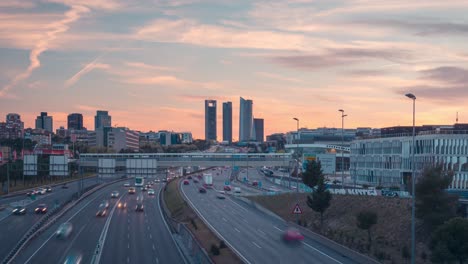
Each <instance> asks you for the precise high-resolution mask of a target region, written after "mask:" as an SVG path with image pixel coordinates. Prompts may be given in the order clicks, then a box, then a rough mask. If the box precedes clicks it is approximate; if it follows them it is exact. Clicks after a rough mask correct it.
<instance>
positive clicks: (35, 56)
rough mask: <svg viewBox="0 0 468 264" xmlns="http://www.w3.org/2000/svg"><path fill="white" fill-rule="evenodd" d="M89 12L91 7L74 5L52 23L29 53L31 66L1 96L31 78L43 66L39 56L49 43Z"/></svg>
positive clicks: (9, 84)
mask: <svg viewBox="0 0 468 264" xmlns="http://www.w3.org/2000/svg"><path fill="white" fill-rule="evenodd" d="M87 12H89V9H88V8H87V7H84V6H79V5H73V6H71V9H70V10H69V11H67V12H66V13H65V17H64V18H63V19H61V20H59V21H57V22H54V23H52V24H50V25H49V26H50V30H48V31H47V32H46V33H45V34H44V35H43V37H42V38H41V39H40V40H39V41H38V42H37V43H36V45H35V47H34V48H33V49H32V50H31V52H30V54H29V66H28V68H27V69H26V71H24V72H22V73H20V74H18V75H16V76H15V77H14V78H13V80H11V81H10V82H9V83H8V84H7V85H5V86H4V87H3V88H2V90H0V97H4V96H5V95H6V94H7V93H8V92H9V91H10V89H12V88H13V87H14V86H16V85H17V84H18V83H19V82H21V81H23V80H25V79H27V78H29V76H30V75H31V73H32V72H33V71H34V70H35V69H37V68H39V67H40V66H41V61H40V60H39V56H40V55H41V54H42V53H43V52H44V51H46V50H47V49H48V48H49V45H50V43H51V42H52V41H54V40H55V39H56V38H57V37H58V35H59V34H61V33H63V32H66V31H67V30H68V29H69V24H71V23H72V22H74V21H76V20H78V19H79V18H80V17H81V16H82V15H83V14H84V13H87Z"/></svg>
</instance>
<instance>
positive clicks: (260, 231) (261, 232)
mask: <svg viewBox="0 0 468 264" xmlns="http://www.w3.org/2000/svg"><path fill="white" fill-rule="evenodd" d="M257 231H258V232H259V233H260V234H263V235H266V234H265V232H263V231H262V230H260V229H257Z"/></svg>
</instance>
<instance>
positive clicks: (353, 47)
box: [0, 0, 468, 139]
mask: <svg viewBox="0 0 468 264" xmlns="http://www.w3.org/2000/svg"><path fill="white" fill-rule="evenodd" d="M207 7H209V8H207ZM467 7H468V3H467V2H466V1H459V0H454V1H450V2H449V3H445V2H440V1H435V0H429V1H424V2H417V3H408V2H407V1H401V0H394V1H371V2H369V1H363V0H338V1H332V2H330V1H326V0H318V1H310V2H309V1H307V0H301V1H275V2H274V3H269V2H265V1H256V2H248V3H247V2H242V1H233V2H230V1H211V0H207V1H190V0H182V1H177V2H172V1H156V2H154V3H152V4H150V3H147V2H145V1H141V2H139V1H132V3H131V4H129V3H126V1H118V0H102V1H88V0H80V1H76V2H74V4H73V5H72V4H70V1H67V0H50V1H49V0H45V1H32V0H24V1H14V0H5V1H2V4H1V6H0V16H1V18H2V21H4V23H0V30H2V35H1V36H0V54H1V55H2V60H1V61H0V69H1V71H0V115H2V116H5V115H6V114H7V113H18V114H20V115H21V116H22V120H23V121H24V122H25V127H34V122H35V118H36V116H37V115H38V113H40V112H42V111H44V112H48V114H49V115H50V116H53V117H54V128H58V127H60V126H63V127H67V115H68V114H70V113H75V112H76V113H82V114H83V123H84V124H83V125H84V126H85V127H88V128H90V129H91V128H93V127H94V126H93V123H94V122H93V117H94V114H95V112H96V110H99V109H107V110H108V111H109V112H110V115H112V116H113V119H114V120H113V121H115V122H114V123H115V124H117V125H118V126H126V127H129V128H132V129H135V130H141V131H149V130H159V129H172V130H175V131H187V130H190V131H192V133H193V136H194V137H195V138H203V135H204V127H203V125H201V124H203V120H204V114H203V108H202V107H201V106H200V105H201V104H200V102H201V101H202V100H204V99H205V98H211V99H214V100H217V101H220V102H222V101H231V102H233V109H239V102H238V98H239V96H245V98H249V99H251V100H253V101H254V102H255V115H256V116H261V117H262V118H263V119H264V121H265V123H266V124H268V125H267V126H266V127H265V135H268V134H271V133H274V132H286V131H291V130H294V129H295V122H294V120H292V118H293V117H297V118H299V119H300V120H301V127H309V128H313V127H340V124H341V118H340V114H339V112H338V111H337V110H338V109H344V110H346V114H347V115H348V116H347V117H346V119H345V128H347V127H349V128H351V127H388V126H398V125H401V126H406V125H411V122H412V116H411V110H412V109H411V102H409V101H408V100H407V98H405V96H404V94H405V93H407V92H411V93H414V94H415V95H416V96H417V98H418V100H417V112H416V124H417V125H420V124H451V123H454V122H455V118H456V113H457V112H458V113H459V122H460V123H467V122H468V118H467V117H466V114H465V113H464V112H463V108H464V101H466V98H467V96H468V89H467V88H466V83H467V79H466V76H467V75H468V66H467V63H468V56H467V54H468V48H467V47H466V45H464V39H465V38H466V37H467V35H466V30H465V28H466V25H467V24H466V22H464V21H466V19H465V12H464V10H466V8H467ZM161 113H163V114H161ZM238 115H239V113H238V111H234V112H233V116H232V118H233V120H238V119H239V116H238ZM217 124H222V113H220V111H219V112H218V113H217ZM238 125H239V124H238V122H233V127H232V130H233V136H234V138H237V137H238V135H237V133H236V132H235V131H238V130H239V127H238ZM217 138H218V139H220V138H222V129H218V130H217Z"/></svg>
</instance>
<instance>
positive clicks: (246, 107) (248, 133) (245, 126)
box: [239, 97, 253, 142]
mask: <svg viewBox="0 0 468 264" xmlns="http://www.w3.org/2000/svg"><path fill="white" fill-rule="evenodd" d="M252 105H253V102H252V100H245V99H244V98H242V97H241V98H240V112H239V142H242V141H244V142H245V141H249V140H251V139H252V124H253V115H252Z"/></svg>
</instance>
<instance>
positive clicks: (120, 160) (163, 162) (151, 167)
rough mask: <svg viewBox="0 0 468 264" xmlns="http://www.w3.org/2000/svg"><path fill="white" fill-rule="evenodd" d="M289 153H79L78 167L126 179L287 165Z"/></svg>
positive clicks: (289, 159)
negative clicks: (184, 170) (171, 171)
mask: <svg viewBox="0 0 468 264" xmlns="http://www.w3.org/2000/svg"><path fill="white" fill-rule="evenodd" d="M291 159H292V157H291V154H290V153H268V154H265V153H205V152H200V153H96V154H91V153H87V154H81V155H80V157H79V165H80V168H85V169H86V168H97V172H98V175H100V176H103V177H104V176H107V177H111V176H112V175H115V174H116V172H118V171H120V172H121V173H125V174H126V175H127V176H148V175H154V174H156V171H157V168H168V167H189V166H199V167H212V166H231V167H235V166H237V167H246V166H252V167H263V166H268V167H274V166H284V167H287V166H289V162H290V161H291Z"/></svg>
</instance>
